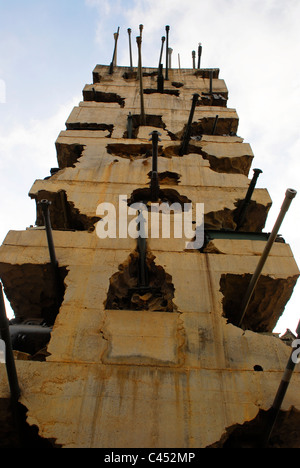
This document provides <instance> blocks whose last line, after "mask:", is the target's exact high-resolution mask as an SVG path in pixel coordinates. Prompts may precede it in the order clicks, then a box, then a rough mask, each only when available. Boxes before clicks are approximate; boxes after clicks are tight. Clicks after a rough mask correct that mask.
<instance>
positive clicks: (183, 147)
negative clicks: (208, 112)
mask: <svg viewBox="0 0 300 468" xmlns="http://www.w3.org/2000/svg"><path fill="white" fill-rule="evenodd" d="M198 99H199V94H198V93H195V94H193V100H192V107H191V111H190V115H189V120H188V123H187V126H186V129H185V133H184V136H183V140H182V144H181V147H180V149H179V155H180V156H183V155H184V154H185V153H186V150H187V147H188V144H189V141H190V135H191V125H192V122H193V117H194V112H195V107H196V104H197V101H198Z"/></svg>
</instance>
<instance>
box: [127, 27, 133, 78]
mask: <svg viewBox="0 0 300 468" xmlns="http://www.w3.org/2000/svg"><path fill="white" fill-rule="evenodd" d="M127 32H128V40H129V60H130V70H132V68H133V65H132V49H131V29H130V28H128V29H127Z"/></svg>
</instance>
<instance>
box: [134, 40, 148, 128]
mask: <svg viewBox="0 0 300 468" xmlns="http://www.w3.org/2000/svg"><path fill="white" fill-rule="evenodd" d="M136 42H137V46H138V54H139V80H140V98H141V118H140V124H141V125H146V115H145V108H144V89H143V72H142V51H141V48H142V38H141V36H138V37H137V38H136Z"/></svg>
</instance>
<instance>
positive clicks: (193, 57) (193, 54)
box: [192, 50, 196, 70]
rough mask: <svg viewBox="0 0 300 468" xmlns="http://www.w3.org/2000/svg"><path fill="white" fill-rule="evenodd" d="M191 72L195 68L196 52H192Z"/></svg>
mask: <svg viewBox="0 0 300 468" xmlns="http://www.w3.org/2000/svg"><path fill="white" fill-rule="evenodd" d="M192 59H193V70H195V68H196V51H195V50H192Z"/></svg>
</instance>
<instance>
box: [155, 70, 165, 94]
mask: <svg viewBox="0 0 300 468" xmlns="http://www.w3.org/2000/svg"><path fill="white" fill-rule="evenodd" d="M162 68H163V66H162V63H161V64H160V65H159V69H158V76H157V91H158V92H159V93H163V92H164V75H163V71H162Z"/></svg>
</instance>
